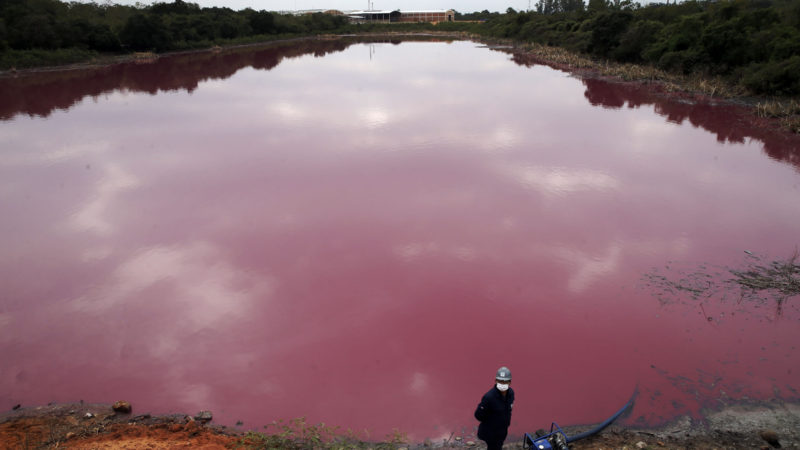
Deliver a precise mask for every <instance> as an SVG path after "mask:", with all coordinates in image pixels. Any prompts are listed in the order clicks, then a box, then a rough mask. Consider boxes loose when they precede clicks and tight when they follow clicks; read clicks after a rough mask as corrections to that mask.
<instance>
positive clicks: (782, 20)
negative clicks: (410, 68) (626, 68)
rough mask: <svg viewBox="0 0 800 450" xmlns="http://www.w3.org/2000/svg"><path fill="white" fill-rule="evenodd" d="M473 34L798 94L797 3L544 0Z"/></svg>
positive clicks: (789, 0)
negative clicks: (557, 47) (532, 9)
mask: <svg viewBox="0 0 800 450" xmlns="http://www.w3.org/2000/svg"><path fill="white" fill-rule="evenodd" d="M475 31H476V32H478V33H480V34H483V35H487V36H494V37H503V38H510V39H514V40H519V41H530V42H536V43H540V44H546V45H551V46H559V47H564V48H566V49H568V50H572V51H575V52H580V53H587V54H590V55H592V56H594V57H598V58H604V59H608V60H613V61H618V62H631V63H639V64H642V63H646V64H651V65H654V66H657V67H659V68H661V69H664V70H667V71H670V72H681V73H684V74H689V73H698V74H701V75H710V76H723V77H726V78H728V79H730V81H732V82H733V83H737V84H743V85H744V86H746V87H747V88H749V89H750V90H752V91H754V92H757V93H765V94H784V95H797V94H800V1H797V0H719V1H696V0H693V1H685V2H683V3H678V4H671V5H665V4H651V5H648V6H645V7H641V6H639V5H638V4H631V3H630V2H628V1H621V2H620V1H617V2H615V3H612V2H609V1H607V0H589V2H588V5H587V6H586V7H584V6H583V3H581V2H580V1H578V2H577V3H576V2H574V1H572V0H540V1H539V2H538V4H537V8H536V11H531V12H516V11H513V10H508V11H506V14H502V15H499V16H497V17H494V18H490V19H489V20H488V21H487V22H486V23H485V24H483V26H482V27H480V28H477V29H476V30H475Z"/></svg>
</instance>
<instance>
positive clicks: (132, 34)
mask: <svg viewBox="0 0 800 450" xmlns="http://www.w3.org/2000/svg"><path fill="white" fill-rule="evenodd" d="M346 23H347V19H346V18H345V17H343V16H335V15H330V14H320V13H318V14H309V15H301V16H292V15H283V14H276V13H273V12H269V11H255V10H253V9H244V10H241V11H234V10H232V9H230V8H201V7H199V6H198V5H197V4H195V3H188V2H184V1H182V0H175V1H174V2H172V3H154V4H152V5H149V6H142V5H140V4H137V6H124V5H115V4H110V3H103V4H97V3H78V2H70V3H65V2H61V1H58V0H2V1H0V51H3V50H33V49H41V50H56V49H67V48H77V49H82V50H93V51H98V52H120V51H150V50H152V51H158V52H161V51H167V50H176V49H184V48H194V47H202V46H208V45H213V44H214V43H216V42H219V41H224V40H234V39H237V38H248V37H255V36H264V35H267V36H268V35H276V34H287V33H291V34H306V33H314V32H326V31H329V30H336V29H338V28H341V27H342V26H343V25H345V24H346Z"/></svg>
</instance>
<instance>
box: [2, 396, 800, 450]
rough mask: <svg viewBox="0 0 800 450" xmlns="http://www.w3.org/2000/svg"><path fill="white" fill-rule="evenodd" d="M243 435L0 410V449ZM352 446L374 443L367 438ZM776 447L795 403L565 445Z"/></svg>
mask: <svg viewBox="0 0 800 450" xmlns="http://www.w3.org/2000/svg"><path fill="white" fill-rule="evenodd" d="M573 428H575V427H567V428H566V430H565V431H566V432H567V434H568V435H574V434H575V433H576V432H579V431H582V430H581V429H575V430H573ZM582 428H583V429H586V427H582ZM531 431H533V430H531ZM243 435H244V433H243V432H242V431H241V430H238V429H232V428H228V427H224V426H217V425H210V424H207V423H206V424H204V423H202V422H201V421H196V420H194V419H192V418H191V417H189V416H186V415H170V416H151V415H149V414H142V415H136V413H135V412H134V413H133V414H130V413H129V414H123V413H115V412H114V411H113V410H112V407H111V406H110V405H97V404H92V405H90V404H59V405H48V406H40V407H35V408H18V409H16V410H13V411H9V412H7V413H4V414H0V449H15V450H16V449H56V448H58V449H63V448H73V449H173V448H202V449H232V448H242V446H241V443H242V437H243ZM298 445H299V444H298ZM355 445H358V447H360V448H369V447H370V446H373V447H374V446H375V445H372V444H369V443H364V442H359V443H355ZM777 445H782V447H783V448H800V404H797V403H784V402H775V403H773V404H761V405H738V406H730V407H727V408H724V409H721V410H718V411H713V412H708V415H707V416H706V419H705V420H704V421H702V422H698V421H693V420H692V419H690V418H688V417H683V418H679V419H678V420H676V421H675V422H673V423H671V424H669V425H667V426H664V427H661V428H659V429H649V430H633V429H628V428H626V427H623V426H618V425H614V426H612V427H610V428H608V429H606V430H604V431H603V432H602V433H601V434H599V435H597V436H594V437H591V438H588V439H585V440H581V441H578V442H574V443H572V444H570V449H572V450H582V449H606V450H609V449H630V450H635V449H639V448H645V449H697V450H711V449H720V450H721V449H764V450H766V449H771V448H773V447H776V448H777ZM300 447H301V445H299V446H298V447H296V448H300ZM380 447H381V448H411V449H422V448H430V447H434V448H468V447H475V448H485V446H483V443H482V442H480V441H478V440H477V439H476V438H475V436H474V435H463V436H459V437H456V438H455V439H448V441H446V442H430V441H428V442H427V443H418V444H381V445H380ZM521 447H522V445H521V440H520V439H508V440H507V441H506V444H505V446H504V448H506V449H518V448H521ZM244 448H248V446H244ZM249 448H253V447H249ZM323 448H324V446H323Z"/></svg>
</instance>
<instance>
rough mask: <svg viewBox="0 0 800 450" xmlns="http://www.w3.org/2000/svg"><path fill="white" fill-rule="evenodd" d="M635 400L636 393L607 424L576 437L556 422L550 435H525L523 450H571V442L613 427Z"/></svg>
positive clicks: (539, 433)
mask: <svg viewBox="0 0 800 450" xmlns="http://www.w3.org/2000/svg"><path fill="white" fill-rule="evenodd" d="M634 398H636V393H634V394H633V396H632V397H631V399H630V400H628V403H626V404H625V406H623V407H622V408H620V409H619V411H617V412H616V413H614V415H613V416H611V417H609V418H608V419H606V420H605V422H603V423H601V424H600V425H597V426H596V427H594V428H592V429H591V430H589V431H585V432H583V433H580V434H576V435H574V436H567V434H566V433H565V432H564V430H562V429H561V427H560V426H558V424H557V423H555V422H553V423H552V424H550V432H549V433H548V432H546V431H544V430H539V431H537V432H536V433H534V434H533V435H531V434H529V433H525V436H524V437H523V438H522V448H524V449H531V450H569V446H568V444H569V443H570V442H575V441H577V440H580V439H584V438H587V437H589V436H594V435H595V434H597V433H599V432H601V431H603V429H605V428H606V427H607V426H609V425H611V424H612V423H613V422H614V421H615V420H617V419H618V418H619V417H620V416H621V415H622V414H623V413H625V412H626V411H629V410H630V409H631V408H633V400H634Z"/></svg>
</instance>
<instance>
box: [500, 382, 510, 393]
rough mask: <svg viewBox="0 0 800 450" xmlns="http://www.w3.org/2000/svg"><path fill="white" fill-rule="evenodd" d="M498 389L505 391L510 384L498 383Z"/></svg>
mask: <svg viewBox="0 0 800 450" xmlns="http://www.w3.org/2000/svg"><path fill="white" fill-rule="evenodd" d="M497 390H498V391H500V392H505V391H507V390H508V385H507V384H500V383H497Z"/></svg>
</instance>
